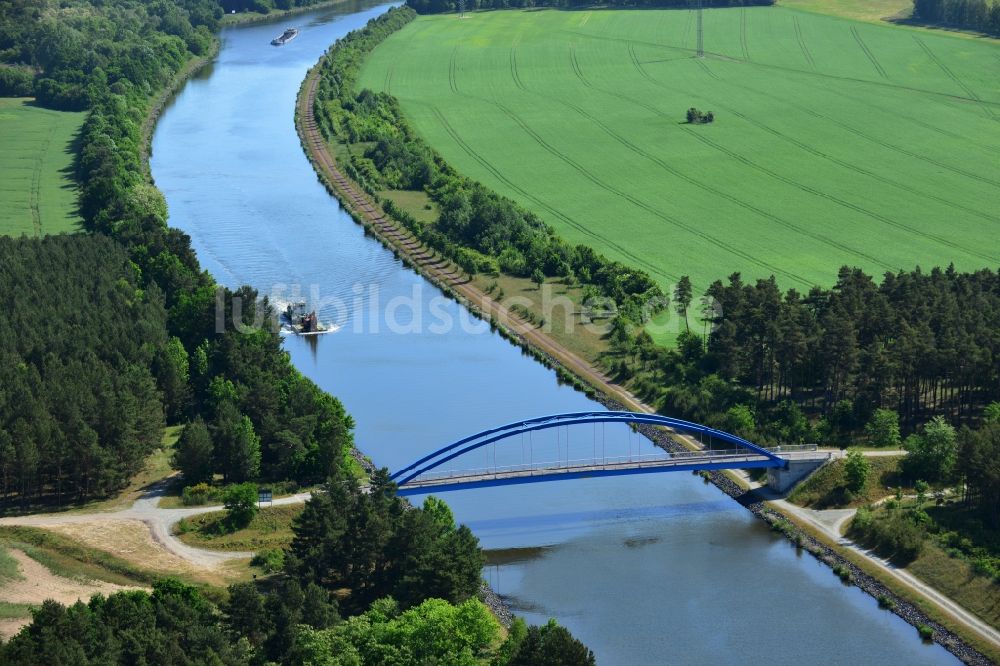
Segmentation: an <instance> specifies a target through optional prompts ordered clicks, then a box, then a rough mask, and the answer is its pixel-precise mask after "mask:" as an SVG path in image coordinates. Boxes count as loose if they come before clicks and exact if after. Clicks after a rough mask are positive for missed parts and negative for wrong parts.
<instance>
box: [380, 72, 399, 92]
mask: <svg viewBox="0 0 1000 666" xmlns="http://www.w3.org/2000/svg"><path fill="white" fill-rule="evenodd" d="M394 71H396V68H395V67H393V66H392V65H390V66H389V68H388V69H386V70H385V81H383V82H382V91H383V92H384V93H385V94H387V95H391V94H392V74H393V72H394Z"/></svg>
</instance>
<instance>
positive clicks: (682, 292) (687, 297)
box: [674, 275, 693, 332]
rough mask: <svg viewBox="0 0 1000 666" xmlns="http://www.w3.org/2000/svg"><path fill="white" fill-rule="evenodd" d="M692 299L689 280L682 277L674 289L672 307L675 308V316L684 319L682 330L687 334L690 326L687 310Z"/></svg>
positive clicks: (686, 277)
mask: <svg viewBox="0 0 1000 666" xmlns="http://www.w3.org/2000/svg"><path fill="white" fill-rule="evenodd" d="M692 297H693V292H692V289H691V278H689V277H688V276H687V275H682V276H681V279H680V280H678V281H677V286H676V287H674V307H676V308H677V314H679V315H680V316H682V317H684V328H685V329H686V330H687V331H689V332H690V331H691V326H690V325H689V324H688V308H689V307H690V306H691V299H692Z"/></svg>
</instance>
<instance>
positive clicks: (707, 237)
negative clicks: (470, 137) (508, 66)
mask: <svg viewBox="0 0 1000 666" xmlns="http://www.w3.org/2000/svg"><path fill="white" fill-rule="evenodd" d="M493 104H494V105H495V106H496V107H497V108H498V109H500V111H502V112H503V113H504V115H506V116H507V117H508V118H509V119H510V120H512V121H513V122H514V123H515V124H516V125H517V126H518V127H520V128H521V129H522V130H523V131H524V132H525V133H526V134H527V135H528V136H530V137H531V138H532V139H534V141H535V142H536V143H537V144H538V145H539V146H541V148H542V149H543V150H545V151H546V152H548V153H549V154H551V155H552V156H553V157H555V158H556V159H558V160H561V161H562V162H564V163H565V164H567V165H569V166H570V167H571V168H572V169H573V170H575V171H576V172H577V173H579V174H580V175H581V176H583V177H584V178H586V179H587V180H589V181H590V182H592V183H593V184H594V185H596V186H597V187H599V188H600V189H602V190H604V191H605V192H608V193H610V194H614V195H616V196H617V197H618V198H620V199H622V200H624V201H627V202H629V203H631V204H632V205H633V206H635V207H636V208H640V209H642V210H644V211H646V212H647V213H649V214H651V215H653V216H654V217H656V218H658V219H660V220H662V221H663V222H666V223H667V224H669V225H671V226H673V227H675V228H677V229H680V230H682V231H686V232H687V233H689V234H692V235H695V236H697V237H698V238H701V239H702V240H704V241H707V242H709V243H711V244H713V245H716V246H717V247H720V248H722V249H724V250H726V251H728V252H729V253H730V254H733V255H735V256H737V257H740V258H742V259H744V260H746V261H748V262H750V263H752V264H755V265H757V266H760V267H761V268H764V269H766V270H768V271H771V272H772V273H774V274H775V275H783V276H785V277H786V278H789V279H791V280H795V281H796V282H799V283H800V284H804V285H809V284H811V283H810V281H809V280H807V279H806V278H804V277H802V276H801V275H796V274H795V273H792V272H791V271H787V270H784V269H782V268H779V267H778V266H774V265H772V264H770V263H768V262H766V261H764V260H762V259H760V258H759V257H755V256H754V255H752V254H749V253H747V252H744V251H743V250H741V249H740V248H738V247H736V246H735V245H733V244H732V243H729V242H728V241H725V240H723V239H721V238H717V237H715V236H713V235H711V234H708V233H705V232H704V231H702V230H700V229H698V228H697V227H695V226H694V225H691V224H687V223H686V222H684V221H682V220H680V219H678V218H676V217H674V216H672V215H668V214H666V213H664V212H663V211H662V210H660V209H659V208H657V207H656V206H653V205H651V204H648V203H646V202H645V201H643V200H641V199H639V198H638V197H636V196H634V195H632V194H629V193H628V192H625V191H624V190H620V189H618V188H617V187H614V186H613V185H611V184H609V183H607V182H605V181H604V180H602V179H601V178H599V177H598V176H596V175H595V174H593V173H591V172H590V171H589V170H588V169H587V168H586V167H584V166H583V165H581V164H580V163H579V162H577V161H575V160H574V159H573V158H571V157H569V156H568V155H566V154H564V153H562V152H561V151H560V150H559V149H558V148H556V147H555V146H553V145H552V144H550V143H549V142H547V141H546V140H545V139H544V138H543V137H542V136H540V135H539V134H538V133H537V132H535V131H534V130H533V129H532V128H531V127H530V126H529V125H528V124H527V123H526V122H525V121H524V119H522V118H521V117H520V116H518V115H517V114H516V113H514V112H513V111H512V110H511V109H509V108H507V107H506V106H504V105H503V104H501V103H500V102H499V101H494V102H493Z"/></svg>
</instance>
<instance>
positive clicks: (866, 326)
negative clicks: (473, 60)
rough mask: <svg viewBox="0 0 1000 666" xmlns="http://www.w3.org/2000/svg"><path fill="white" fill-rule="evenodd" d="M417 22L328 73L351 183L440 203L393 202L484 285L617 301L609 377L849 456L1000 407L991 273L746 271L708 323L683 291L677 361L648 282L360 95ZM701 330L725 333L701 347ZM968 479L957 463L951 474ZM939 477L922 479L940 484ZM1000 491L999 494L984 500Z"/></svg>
mask: <svg viewBox="0 0 1000 666" xmlns="http://www.w3.org/2000/svg"><path fill="white" fill-rule="evenodd" d="M417 6H418V7H421V8H422V6H421V5H419V3H417ZM414 16H415V12H414V11H413V10H412V9H411V8H410V7H402V8H399V9H394V10H392V11H390V12H389V13H388V14H386V15H384V16H382V17H380V18H378V19H375V20H373V21H371V22H370V23H369V24H368V26H367V27H365V28H364V29H363V30H359V31H357V32H355V33H352V35H350V36H349V37H348V38H347V39H346V40H343V41H342V42H340V43H339V44H338V45H337V46H335V47H334V48H333V49H331V50H330V52H329V53H328V54H327V56H326V58H325V59H324V61H323V63H322V66H321V69H320V76H321V80H320V86H319V95H318V98H317V102H316V108H315V112H316V115H317V118H318V121H319V125H320V128H321V130H322V131H323V132H324V134H325V135H326V136H327V138H329V139H332V140H335V141H340V142H343V143H344V144H346V146H347V148H348V152H349V154H350V158H349V161H347V163H346V164H345V165H344V167H345V169H346V171H347V172H348V173H349V175H351V177H352V178H354V179H355V180H356V181H357V182H358V183H360V184H361V185H362V187H364V188H365V189H366V190H367V191H368V192H369V194H371V195H372V196H377V194H376V193H377V192H379V191H381V190H383V189H404V190H418V191H421V190H422V191H425V192H426V193H427V194H428V195H429V196H430V197H431V198H432V199H433V200H434V202H435V203H436V204H437V205H438V208H439V210H440V214H439V217H438V219H437V220H436V221H435V222H434V223H432V224H425V223H421V222H419V221H418V220H416V219H415V218H414V217H413V216H412V215H411V214H409V213H408V212H406V211H404V210H401V209H400V208H399V207H398V206H397V205H395V204H394V203H393V202H392V201H391V200H383V201H382V205H383V207H384V208H385V209H386V211H387V212H389V213H390V214H391V215H393V216H394V217H395V218H396V219H397V220H399V221H400V222H401V223H402V224H404V225H405V226H406V227H408V228H409V229H410V230H411V231H412V232H413V233H415V234H416V235H417V236H418V237H419V238H420V239H421V240H422V241H424V242H425V243H427V244H428V245H430V246H432V247H435V248H436V249H438V250H439V251H441V252H442V253H443V254H445V255H447V256H449V257H450V258H452V259H453V260H454V261H456V262H457V263H458V264H460V265H461V266H462V267H463V268H464V269H465V270H466V271H468V272H470V273H476V272H480V273H488V274H494V275H495V274H499V273H501V272H503V273H506V274H510V275H514V276H518V277H531V276H532V274H533V273H534V272H535V271H539V270H540V271H541V272H542V273H543V274H544V275H545V276H550V277H560V278H562V279H564V280H566V281H568V282H570V283H577V282H578V283H580V284H583V285H585V286H586V290H587V294H588V295H603V296H606V297H610V298H612V299H614V300H615V302H616V304H617V305H618V306H619V315H618V316H617V318H616V319H615V321H614V325H613V327H612V330H611V333H610V334H609V336H608V340H607V351H606V353H605V354H604V360H605V362H606V364H607V367H608V369H609V370H610V371H611V372H612V373H613V374H614V375H615V376H616V377H617V378H618V379H619V380H620V381H622V382H624V383H626V384H627V385H629V386H630V387H631V388H632V389H633V390H635V391H636V392H637V393H639V394H640V395H641V396H642V397H643V398H645V399H646V400H647V401H648V402H650V403H651V404H654V405H656V406H657V408H658V409H660V410H661V411H663V412H664V413H668V414H674V415H678V416H682V417H686V418H690V419H692V420H695V421H699V422H703V423H708V424H711V425H715V426H720V427H723V428H728V429H729V430H733V431H735V432H738V433H740V434H743V435H746V436H748V437H751V438H755V439H758V440H761V441H765V442H772V443H799V442H807V441H808V442H812V441H824V442H828V441H834V442H842V443H844V444H848V443H850V442H852V441H858V440H861V439H863V438H865V437H866V432H872V430H871V428H872V426H871V424H872V423H873V422H874V423H876V424H877V423H878V422H879V421H880V420H881V421H885V420H887V419H888V420H890V421H892V422H893V423H894V428H895V430H896V432H897V436H896V438H895V439H894V440H893V441H886V442H883V443H884V444H885V445H890V446H899V445H900V444H901V440H900V437H899V433H900V432H901V433H902V434H903V435H907V434H910V433H914V432H917V431H918V430H919V431H920V433H923V429H922V424H923V423H925V422H927V421H930V420H931V419H933V418H935V417H940V418H943V419H946V420H948V421H950V422H954V423H956V424H965V425H968V426H976V425H977V424H978V423H979V422H980V420H981V414H982V411H983V408H984V407H985V406H986V405H987V404H989V403H990V402H991V401H997V400H1000V362H998V359H1000V337H998V336H997V335H996V331H997V330H1000V273H998V272H997V271H994V270H990V269H983V270H981V271H977V272H974V273H959V272H957V271H955V270H954V269H953V268H951V267H948V268H947V269H943V270H942V269H938V268H935V269H933V270H931V271H930V272H925V271H922V270H920V269H915V270H913V271H909V272H905V271H901V272H899V273H887V274H886V275H885V276H883V278H882V281H881V282H876V281H875V280H874V279H873V278H872V277H871V276H868V275H866V274H865V273H863V272H862V271H860V270H858V269H851V268H846V267H845V268H842V269H841V270H840V272H839V275H838V279H837V282H836V284H835V285H834V286H833V287H831V288H825V287H819V286H817V287H814V288H813V289H811V290H810V291H809V292H808V293H807V294H801V293H799V292H798V291H796V290H794V289H791V290H788V291H787V292H784V293H783V292H782V291H781V290H780V288H779V287H778V285H777V283H776V281H775V280H774V278H773V277H772V278H770V279H766V280H759V281H757V282H756V283H753V284H748V283H745V282H744V281H743V280H742V278H741V276H740V275H739V274H734V275H731V276H729V278H728V279H727V280H726V281H722V280H719V281H717V282H715V283H714V284H712V285H711V287H710V288H709V289H708V291H707V293H706V294H705V295H704V297H705V300H704V301H703V302H707V303H714V304H715V307H711V308H705V311H704V313H700V312H695V311H700V310H701V309H702V308H701V307H700V306H699V305H698V304H696V303H695V294H694V293H693V292H692V289H691V284H690V281H689V280H688V279H686V278H682V279H681V280H680V281H679V283H678V285H677V288H676V289H675V291H674V293H673V294H671V296H672V297H673V299H672V300H673V307H674V308H676V309H677V311H678V312H679V313H680V315H681V316H682V317H683V318H684V319H685V321H692V320H693V328H694V329H695V330H693V331H692V330H688V331H685V332H683V333H682V334H681V335H680V337H679V339H678V344H677V345H676V346H675V347H674V348H667V347H663V346H659V345H657V344H655V343H654V342H653V339H652V338H651V337H650V336H649V335H648V334H647V333H646V332H644V331H643V330H642V324H643V323H644V322H643V320H642V316H643V309H642V307H641V306H642V304H643V303H645V302H647V301H648V300H659V301H660V302H661V303H663V302H665V300H666V299H665V296H664V294H662V292H660V290H659V289H658V288H657V287H656V285H655V283H654V282H653V281H652V280H651V279H650V278H649V276H648V275H646V274H645V273H643V272H642V271H639V270H636V269H634V268H631V267H627V266H623V265H621V264H618V263H616V262H611V261H608V260H607V259H605V258H604V257H602V256H601V255H599V254H598V253H596V252H595V251H594V250H593V249H591V248H589V247H586V246H582V245H581V246H577V247H571V246H569V245H568V244H566V243H565V242H563V241H562V240H561V239H560V238H558V237H557V236H556V235H555V234H554V232H553V231H552V230H551V229H550V228H549V227H547V226H546V225H545V224H544V223H543V222H542V221H541V220H540V219H539V218H538V217H537V216H535V215H534V214H532V213H531V212H529V211H526V210H524V209H523V208H521V207H520V206H519V205H517V204H516V203H514V202H512V201H510V200H509V199H506V198H503V197H501V196H499V195H497V194H496V193H494V192H492V191H490V190H489V189H488V188H486V187H484V186H483V185H481V184H479V183H476V182H474V181H472V180H471V179H469V178H466V177H464V176H462V175H461V174H458V173H457V172H456V171H455V170H454V169H453V168H452V167H451V166H450V165H448V164H447V163H446V162H445V161H444V160H443V159H442V157H441V156H440V155H438V154H437V153H436V152H435V151H434V150H433V149H432V148H431V147H430V146H428V145H427V144H426V143H424V142H423V141H422V140H421V139H420V138H419V137H418V136H417V135H416V134H415V132H414V131H413V130H412V129H411V127H410V126H409V124H408V123H407V121H406V119H405V117H404V116H403V115H402V113H401V111H400V108H399V105H398V102H397V100H396V99H395V98H393V97H392V96H391V95H388V94H386V93H375V92H372V91H370V90H361V91H357V89H356V80H357V74H358V71H359V67H360V65H361V62H362V61H363V59H364V57H365V54H366V53H367V52H369V51H370V50H371V49H373V48H374V47H375V46H376V45H377V44H378V43H379V42H381V41H382V40H383V39H385V37H386V36H388V35H389V34H391V33H392V32H394V31H396V30H398V29H400V28H401V27H403V26H404V25H405V24H406V23H408V22H409V21H411V20H412V19H413V18H414ZM357 146H361V147H360V148H358V147H357ZM648 312H649V311H648V310H647V314H648ZM700 324H704V327H705V328H706V329H708V328H709V327H710V330H711V332H710V333H708V334H707V335H699V334H697V333H696V332H695V331H697V330H698V329H699V328H701V326H700ZM970 432H971V431H970ZM970 436H971V435H970ZM983 436H984V437H986V435H983ZM890 439H891V438H890ZM987 439H988V437H987ZM912 441H913V442H918V441H923V440H921V439H920V437H919V436H918V438H916V439H914V440H912ZM964 450H965V449H963V451H964ZM957 451H958V447H957V444H954V439H953V446H952V452H953V453H955V452H957ZM963 455H964V454H963ZM970 455H971V454H970ZM967 469H968V466H967V465H965V464H964V463H963V464H957V465H955V464H953V465H951V466H950V467H949V469H948V470H946V472H945V476H949V475H951V474H952V472H953V471H956V472H960V471H962V470H967ZM936 470H937V466H936V465H935V464H932V465H930V468H929V469H927V470H920V471H917V470H912V471H913V473H914V474H917V475H918V476H920V477H928V478H930V477H934V476H935V475H937V474H938V473H939V470H938V471H936ZM977 483H978V482H977ZM984 483H985V485H986V486H989V487H990V488H997V489H1000V485H995V482H994V481H990V482H984ZM992 492H993V491H992V490H990V491H989V492H986V491H985V488H984V492H983V497H986V496H987V495H990V493H992Z"/></svg>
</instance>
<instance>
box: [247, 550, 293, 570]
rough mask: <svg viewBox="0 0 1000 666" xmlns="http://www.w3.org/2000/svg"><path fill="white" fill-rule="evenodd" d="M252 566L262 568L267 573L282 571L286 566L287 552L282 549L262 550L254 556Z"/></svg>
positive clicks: (251, 561)
mask: <svg viewBox="0 0 1000 666" xmlns="http://www.w3.org/2000/svg"><path fill="white" fill-rule="evenodd" d="M250 564H251V565H252V566H255V567H260V568H261V569H263V570H264V571H265V573H275V572H277V571H281V570H282V569H283V568H284V566H285V551H283V550H282V549H280V548H271V549H269V550H262V551H260V552H258V553H257V554H256V555H254V556H253V559H251V560H250Z"/></svg>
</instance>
